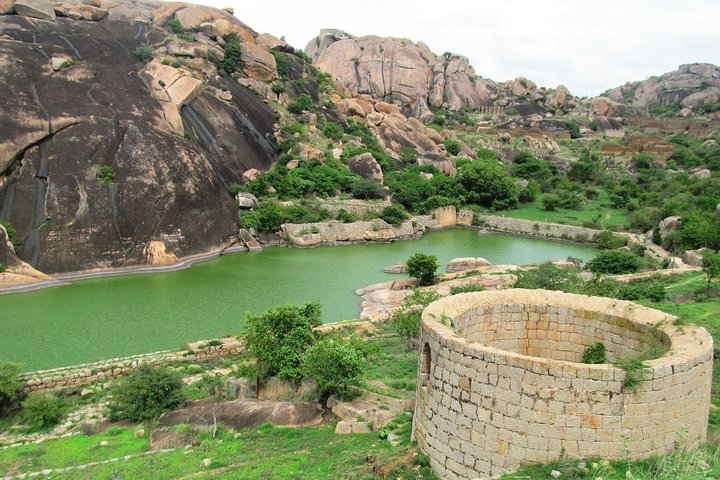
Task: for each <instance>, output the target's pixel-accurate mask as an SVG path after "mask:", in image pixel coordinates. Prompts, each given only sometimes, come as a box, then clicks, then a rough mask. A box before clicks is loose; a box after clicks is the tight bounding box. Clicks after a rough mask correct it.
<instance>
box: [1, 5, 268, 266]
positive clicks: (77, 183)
mask: <svg viewBox="0 0 720 480" xmlns="http://www.w3.org/2000/svg"><path fill="white" fill-rule="evenodd" d="M24 3H26V4H29V3H30V2H29V0H24ZM36 3H37V2H36ZM85 3H88V2H85ZM18 5H19V2H15V3H14V6H13V10H14V11H17V13H19V14H13V13H12V12H8V13H9V14H5V15H0V84H2V85H3V87H4V89H5V92H4V94H3V96H2V98H0V131H2V132H3V135H2V136H0V219H3V220H6V221H9V222H10V223H11V224H12V225H13V226H14V227H15V228H16V229H17V231H18V234H19V237H20V239H21V241H22V244H21V245H20V246H19V248H18V249H17V257H18V260H19V261H22V262H26V263H27V264H28V265H29V266H32V267H33V268H37V269H38V270H41V271H43V272H47V273H55V272H66V271H76V270H85V269H90V268H111V267H120V266H129V265H135V264H144V263H147V262H148V261H152V262H153V263H164V262H167V261H168V259H172V258H174V257H182V256H186V255H191V254H196V253H201V252H205V251H208V250H210V249H212V248H214V247H216V246H219V245H221V244H224V242H225V241H226V240H227V239H228V238H229V237H231V236H233V235H234V234H236V233H237V205H236V201H235V199H234V198H233V197H232V196H231V195H230V194H229V193H228V191H227V188H228V186H229V185H230V184H232V183H241V182H242V181H243V174H244V173H245V172H246V171H249V170H251V169H255V170H256V171H263V170H267V168H269V167H270V165H272V163H273V161H274V159H275V153H274V151H273V145H272V144H271V143H270V141H269V140H268V138H272V132H273V127H274V124H275V122H276V120H275V117H274V114H273V112H272V111H271V110H270V109H269V107H268V106H267V105H266V104H265V103H263V101H262V100H261V99H260V98H258V97H257V96H256V95H255V94H253V93H252V92H250V91H249V90H248V89H247V88H246V87H243V86H241V85H240V84H238V83H237V82H236V81H235V80H234V79H232V78H230V77H226V78H224V79H223V88H224V90H223V91H222V95H221V96H222V98H223V99H220V98H218V96H219V95H215V94H214V93H213V92H216V91H220V90H219V86H220V85H219V84H218V83H217V80H216V78H217V77H216V74H215V70H214V68H215V67H214V65H213V64H212V63H210V62H206V61H205V59H204V58H203V55H202V54H198V55H197V58H195V57H185V58H187V60H186V61H185V65H181V66H180V67H174V66H170V65H161V64H160V63H159V62H150V63H143V62H140V61H139V60H138V58H137V56H136V55H135V54H134V52H135V49H136V48H137V47H139V46H141V45H143V44H149V45H153V46H154V49H155V52H154V55H156V56H157V57H159V58H163V57H162V56H161V55H165V56H167V55H169V54H171V53H170V52H169V50H170V49H171V48H169V43H168V42H169V40H168V34H167V31H165V30H164V29H163V28H162V27H160V26H159V25H164V24H165V22H166V21H167V20H168V19H169V18H179V19H182V21H185V22H186V23H187V27H189V28H192V29H195V30H193V32H194V33H193V34H194V35H195V37H196V40H195V43H194V44H192V46H193V49H194V50H193V52H196V53H197V52H198V51H200V52H207V51H209V50H213V49H214V50H216V51H219V53H222V48H221V47H222V45H221V43H220V42H216V41H215V40H213V39H210V38H208V37H206V36H204V35H203V34H202V33H199V30H201V27H200V25H201V23H203V22H205V23H206V22H208V21H216V20H227V21H228V22H230V23H231V24H232V25H234V27H233V28H235V29H237V30H243V31H244V32H246V34H247V37H248V38H247V39H245V37H243V41H245V42H246V43H249V42H251V41H254V40H253V35H255V33H254V32H253V31H252V30H250V29H249V28H246V27H244V26H243V25H242V24H241V23H240V22H239V21H237V20H236V19H235V20H232V17H231V16H230V15H229V13H227V12H223V11H220V10H217V9H211V8H209V7H200V8H199V9H194V7H193V8H191V7H188V6H187V4H161V3H160V2H152V1H149V2H148V1H140V2H135V3H130V2H119V1H115V0H110V1H103V2H102V7H103V8H104V9H106V10H107V11H108V14H107V16H105V17H104V18H103V19H101V20H99V21H88V20H87V19H84V18H82V15H80V17H77V16H70V12H71V10H68V9H66V10H65V11H67V12H68V16H67V17H62V16H58V17H57V18H56V19H55V21H54V22H43V28H42V29H39V30H38V29H37V27H36V25H35V23H36V22H37V21H36V20H32V19H29V18H27V16H26V15H24V14H22V10H20V11H18ZM62 5H65V4H62ZM62 5H60V6H57V8H58V9H59V10H58V11H63V10H62V8H64V7H62ZM61 7H62V8H61ZM72 7H73V8H75V7H77V8H81V7H82V8H85V7H94V6H93V5H80V6H78V5H73V6H72ZM68 8H69V7H68ZM94 8H98V7H94ZM7 10H8V9H5V10H3V11H7ZM186 10H190V11H189V12H185V11H186ZM196 10H197V11H196ZM183 12H185V13H183ZM208 12H209V13H208ZM190 13H193V15H190ZM163 15H164V16H165V17H164V21H163ZM74 18H77V20H76V19H74ZM153 22H154V23H155V25H153ZM198 22H200V23H198ZM173 48H174V47H173ZM178 48H179V47H178ZM258 48H260V47H258ZM176 53H177V52H176ZM51 58H63V59H65V62H64V63H65V65H63V67H62V68H61V69H60V70H57V71H56V70H55V69H53V68H52V65H51V63H52V62H51V61H50V59H51ZM68 58H69V59H71V60H72V61H68V60H67V59H68ZM195 61H197V62H195ZM193 62H195V63H193ZM195 64H196V65H195ZM193 65H195V67H193ZM101 168H103V171H104V172H105V173H106V174H107V173H108V172H110V176H109V177H106V178H105V181H101V180H100V179H99V176H98V173H99V172H100V169H101ZM153 242H160V243H153ZM160 245H162V246H163V248H158V247H159V246H160ZM163 249H164V250H163ZM161 250H162V251H161ZM0 261H1V260H0ZM6 264H8V265H9V264H10V262H6Z"/></svg>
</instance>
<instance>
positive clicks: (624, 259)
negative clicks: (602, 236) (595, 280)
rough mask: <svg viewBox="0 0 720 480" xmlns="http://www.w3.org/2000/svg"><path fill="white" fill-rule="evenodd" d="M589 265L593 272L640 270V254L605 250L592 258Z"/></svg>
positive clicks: (617, 272) (632, 271)
mask: <svg viewBox="0 0 720 480" xmlns="http://www.w3.org/2000/svg"><path fill="white" fill-rule="evenodd" d="M587 266H588V268H589V269H590V271H591V272H593V273H610V274H623V273H634V272H637V271H638V268H639V267H640V261H639V258H638V256H637V255H635V254H634V253H632V252H626V251H623V250H605V251H602V252H599V253H598V254H597V255H596V256H595V258H593V259H592V260H590V261H589V262H588V264H587Z"/></svg>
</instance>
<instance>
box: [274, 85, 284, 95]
mask: <svg viewBox="0 0 720 480" xmlns="http://www.w3.org/2000/svg"><path fill="white" fill-rule="evenodd" d="M272 91H273V93H274V94H276V95H279V94H281V93H282V92H284V91H285V85H283V84H282V83H281V82H277V83H273V86H272Z"/></svg>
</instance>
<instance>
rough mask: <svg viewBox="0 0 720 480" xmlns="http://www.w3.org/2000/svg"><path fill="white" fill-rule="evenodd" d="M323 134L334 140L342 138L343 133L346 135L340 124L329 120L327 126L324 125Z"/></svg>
mask: <svg viewBox="0 0 720 480" xmlns="http://www.w3.org/2000/svg"><path fill="white" fill-rule="evenodd" d="M323 135H325V136H326V137H327V138H330V139H332V140H340V139H341V138H342V137H343V135H345V131H344V130H343V128H342V127H341V126H340V124H338V123H335V122H327V123H326V124H325V127H323Z"/></svg>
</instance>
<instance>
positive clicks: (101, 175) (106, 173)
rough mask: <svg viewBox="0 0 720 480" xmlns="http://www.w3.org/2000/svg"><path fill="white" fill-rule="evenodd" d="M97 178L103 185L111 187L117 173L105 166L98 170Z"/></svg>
mask: <svg viewBox="0 0 720 480" xmlns="http://www.w3.org/2000/svg"><path fill="white" fill-rule="evenodd" d="M95 178H97V179H98V180H99V181H100V183H102V184H103V185H110V184H111V183H113V181H114V180H115V171H114V170H113V168H112V167H111V166H110V165H103V166H102V167H100V170H98V173H97V175H95Z"/></svg>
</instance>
